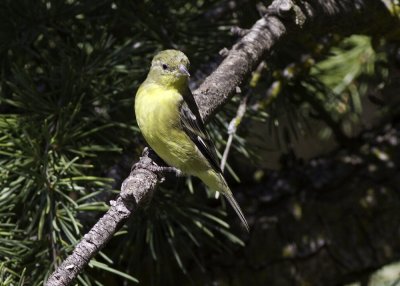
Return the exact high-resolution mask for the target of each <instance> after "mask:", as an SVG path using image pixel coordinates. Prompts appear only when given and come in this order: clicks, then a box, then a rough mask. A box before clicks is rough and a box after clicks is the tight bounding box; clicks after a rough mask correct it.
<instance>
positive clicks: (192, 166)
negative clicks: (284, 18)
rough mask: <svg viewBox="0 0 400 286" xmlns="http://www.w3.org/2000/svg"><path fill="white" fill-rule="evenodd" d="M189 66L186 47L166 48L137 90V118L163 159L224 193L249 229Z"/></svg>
mask: <svg viewBox="0 0 400 286" xmlns="http://www.w3.org/2000/svg"><path fill="white" fill-rule="evenodd" d="M188 67H189V60H188V58H187V57H186V55H185V54H184V53H182V52H181V51H177V50H164V51H161V52H159V53H158V54H157V55H155V56H154V58H153V60H152V62H151V68H150V71H149V73H148V75H147V78H146V80H145V81H144V82H143V83H142V84H141V86H140V87H139V89H138V91H137V93H136V98H135V113H136V121H137V123H138V125H139V128H140V130H141V132H142V134H143V136H144V138H145V140H146V141H147V143H148V144H149V145H150V147H151V148H152V149H153V150H154V151H155V152H156V153H157V155H158V156H160V157H161V159H163V160H164V161H165V162H166V163H167V164H168V165H170V166H172V167H175V168H178V169H180V170H181V171H182V172H183V173H185V174H188V175H193V176H196V177H198V178H200V179H201V180H202V181H203V182H204V183H205V184H206V185H207V186H208V187H209V188H210V189H211V190H214V191H218V192H220V193H222V194H223V195H224V196H225V197H226V198H227V199H228V201H229V203H230V204H231V205H232V207H233V209H234V210H235V211H236V213H237V214H238V216H239V218H240V219H241V221H242V222H243V225H244V226H245V227H246V229H247V230H248V229H249V226H248V224H247V221H246V219H245V217H244V215H243V212H242V211H241V209H240V207H239V205H238V203H237V202H236V200H235V198H234V197H233V194H232V191H231V190H230V189H229V187H228V184H227V183H226V181H225V179H224V177H223V175H222V171H221V169H220V167H219V164H218V160H217V156H216V152H215V147H214V146H213V144H212V142H211V141H210V139H209V136H208V134H207V131H206V129H205V128H204V123H203V121H202V118H201V116H200V113H199V109H198V107H197V104H196V101H195V100H194V97H193V95H192V93H191V91H190V89H189V86H188V77H189V76H190V74H189V72H188Z"/></svg>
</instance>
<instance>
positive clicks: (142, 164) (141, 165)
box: [133, 162, 182, 177]
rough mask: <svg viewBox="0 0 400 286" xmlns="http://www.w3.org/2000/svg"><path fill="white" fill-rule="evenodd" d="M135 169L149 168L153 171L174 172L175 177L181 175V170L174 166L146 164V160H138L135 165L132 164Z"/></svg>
mask: <svg viewBox="0 0 400 286" xmlns="http://www.w3.org/2000/svg"><path fill="white" fill-rule="evenodd" d="M133 167H134V168H135V169H145V170H149V171H151V172H154V173H162V174H166V173H174V174H175V175H176V176H177V177H181V176H182V171H181V170H179V169H177V168H175V167H168V166H158V165H154V164H151V163H150V164H148V163H147V162H138V163H136V164H135V165H133Z"/></svg>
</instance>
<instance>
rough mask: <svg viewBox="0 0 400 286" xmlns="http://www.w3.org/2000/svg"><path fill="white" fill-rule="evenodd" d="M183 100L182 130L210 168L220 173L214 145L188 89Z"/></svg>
mask: <svg viewBox="0 0 400 286" xmlns="http://www.w3.org/2000/svg"><path fill="white" fill-rule="evenodd" d="M183 99H184V101H185V103H186V104H183V105H182V107H181V111H180V113H181V123H182V128H183V130H184V131H185V132H186V134H187V135H188V136H189V137H190V139H192V141H193V142H194V143H195V144H196V146H197V148H198V149H199V150H200V152H201V153H202V154H203V156H204V157H206V159H207V160H208V161H209V162H210V164H211V166H212V167H213V168H214V169H215V170H216V171H217V172H220V173H221V168H220V167H219V164H218V159H217V154H216V152H215V147H214V144H213V143H212V142H211V140H210V137H209V135H208V133H207V130H206V129H205V127H204V123H203V120H202V119H201V116H200V113H199V108H198V107H197V104H196V101H195V100H194V97H193V95H192V92H191V91H190V89H189V88H187V90H186V92H185V93H184V94H183Z"/></svg>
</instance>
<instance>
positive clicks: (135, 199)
mask: <svg viewBox="0 0 400 286" xmlns="http://www.w3.org/2000/svg"><path fill="white" fill-rule="evenodd" d="M296 3H298V4H295V3H294V2H293V1H291V0H275V1H273V3H272V4H271V5H270V6H269V7H268V11H267V14H266V15H265V17H264V18H261V19H260V20H258V21H257V22H256V23H255V24H254V25H253V27H252V28H251V29H250V30H249V32H248V33H247V34H246V35H245V36H244V37H243V38H241V39H240V40H239V41H238V42H237V43H236V44H235V45H234V46H233V47H232V49H231V50H230V51H229V53H228V55H227V57H226V58H225V59H224V61H223V62H222V63H221V64H220V65H219V67H218V68H217V69H216V70H215V71H214V72H213V73H212V74H211V75H210V76H209V77H207V78H206V80H205V81H204V82H203V84H202V85H201V86H200V87H199V88H198V89H197V90H196V91H195V92H194V95H195V98H196V101H197V103H198V106H199V108H200V112H201V115H202V116H203V118H204V120H205V121H206V122H207V121H209V120H210V118H211V117H212V116H213V115H214V114H215V113H216V112H217V111H218V110H219V109H220V108H221V107H222V106H223V105H224V104H225V103H226V102H227V101H228V100H229V99H230V98H231V97H232V96H233V94H234V93H235V90H236V87H237V86H239V85H240V84H241V83H242V82H243V81H244V80H245V79H246V78H247V76H249V75H250V73H251V71H252V70H254V69H255V68H256V67H257V65H258V64H259V62H260V61H261V59H262V57H263V56H264V55H265V54H267V53H269V52H270V51H271V49H272V48H273V47H274V46H275V45H276V44H277V43H278V42H280V41H281V40H282V39H283V37H284V36H286V35H288V34H290V33H293V34H294V33H295V31H296V30H299V29H304V28H305V27H306V26H305V24H310V23H313V22H314V21H315V20H316V19H317V17H316V16H317V15H318V19H319V20H320V24H325V27H324V30H327V29H331V27H329V26H326V23H328V24H329V23H332V21H334V20H337V19H338V17H339V16H340V20H339V24H341V23H344V22H349V21H350V23H351V27H353V28H357V22H356V20H357V19H359V18H360V19H361V21H363V22H365V21H370V18H371V17H370V16H371V15H372V16H375V15H376V12H374V13H372V12H371V11H374V10H375V9H377V8H375V7H376V5H378V4H379V3H380V1H373V0H358V1H355V0H336V1H334V0H314V1H296ZM380 4H381V3H380ZM378 9H381V10H384V6H382V5H381V7H380V8H378ZM375 11H377V10H375ZM354 15H356V16H358V17H355V16H354ZM346 19H347V20H346ZM369 26H370V25H369ZM376 26H377V25H376ZM359 27H362V26H361V25H360V26H359ZM293 28H295V29H293ZM359 30H361V29H359ZM288 31H290V33H289V32H288ZM139 163H140V164H139V165H138V166H144V165H146V164H147V165H149V164H153V161H152V160H151V159H150V158H149V157H147V156H143V157H141V159H140V162H139ZM160 179H161V176H160V174H156V173H154V172H151V171H149V170H147V169H145V168H139V167H138V168H136V167H135V168H134V169H133V170H132V172H131V173H130V175H129V177H128V178H127V179H125V181H124V182H123V183H122V187H121V194H120V196H119V197H118V198H117V200H116V201H111V202H110V204H111V207H110V209H109V210H108V211H107V213H106V214H105V215H104V216H103V217H102V218H101V219H100V220H99V221H98V222H97V223H96V224H95V225H94V226H93V228H92V229H91V230H90V231H89V232H88V233H87V234H86V235H85V236H84V237H83V239H82V240H81V241H80V242H79V243H78V245H77V246H76V247H75V249H74V251H73V253H72V254H71V255H70V256H68V257H67V259H65V260H64V262H63V263H62V264H61V265H60V266H59V267H58V268H57V269H56V270H55V272H54V273H53V274H52V275H51V276H50V277H49V279H48V281H47V282H46V285H47V286H55V285H57V286H58V285H70V284H71V283H72V281H73V280H74V279H75V278H76V277H77V275H78V274H79V273H80V272H81V271H82V270H83V268H84V267H85V266H86V265H87V264H88V263H89V261H90V259H91V258H93V257H94V256H95V255H96V253H97V252H98V251H99V250H100V249H101V248H102V247H104V245H105V244H106V243H107V242H108V241H109V240H110V239H111V238H112V236H113V235H114V233H115V232H116V231H117V230H118V229H119V227H120V226H121V225H122V224H123V223H124V222H125V221H126V219H127V218H128V217H129V216H131V215H132V213H133V212H134V211H135V210H136V209H137V208H139V207H140V206H141V205H142V204H143V203H144V201H148V200H150V199H151V197H152V193H153V192H154V190H155V189H156V187H157V185H158V184H159V183H160Z"/></svg>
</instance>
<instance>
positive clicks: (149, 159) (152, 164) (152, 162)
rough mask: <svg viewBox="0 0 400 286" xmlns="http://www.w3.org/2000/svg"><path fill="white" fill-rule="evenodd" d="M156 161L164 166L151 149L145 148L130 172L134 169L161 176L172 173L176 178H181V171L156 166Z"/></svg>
mask: <svg viewBox="0 0 400 286" xmlns="http://www.w3.org/2000/svg"><path fill="white" fill-rule="evenodd" d="M156 161H160V162H159V163H160V164H165V163H164V162H163V161H162V160H161V159H160V158H158V156H157V155H156V153H155V152H154V151H153V150H152V149H150V148H148V147H146V148H144V150H143V153H142V157H141V158H140V161H139V162H137V163H136V164H134V165H133V166H132V169H131V171H133V170H134V169H145V170H149V171H151V172H154V173H159V174H162V175H165V174H166V173H174V174H175V175H176V176H177V177H181V176H183V173H182V171H181V170H179V169H178V168H175V167H170V166H160V165H158V164H157V163H158V162H157V163H156Z"/></svg>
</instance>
